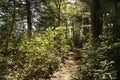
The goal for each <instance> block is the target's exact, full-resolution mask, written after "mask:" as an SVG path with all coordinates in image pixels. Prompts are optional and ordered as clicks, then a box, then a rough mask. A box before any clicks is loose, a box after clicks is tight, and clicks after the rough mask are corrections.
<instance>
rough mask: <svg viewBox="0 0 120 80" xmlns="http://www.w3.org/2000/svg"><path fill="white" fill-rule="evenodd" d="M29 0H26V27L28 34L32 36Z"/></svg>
mask: <svg viewBox="0 0 120 80" xmlns="http://www.w3.org/2000/svg"><path fill="white" fill-rule="evenodd" d="M30 7H31V2H30V0H26V12H27V27H28V36H29V37H31V36H32V21H31V9H30Z"/></svg>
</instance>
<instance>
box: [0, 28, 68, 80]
mask: <svg viewBox="0 0 120 80" xmlns="http://www.w3.org/2000/svg"><path fill="white" fill-rule="evenodd" d="M11 44H12V43H11ZM13 44H14V43H13ZM8 47H11V46H8ZM16 47H17V48H14V47H12V48H8V49H9V51H8V52H7V53H8V54H9V56H7V57H3V56H2V55H1V56H0V58H1V61H0V63H1V64H0V70H1V72H3V73H0V76H1V77H3V79H4V78H5V79H7V80H9V79H12V80H13V79H15V80H18V79H22V80H26V79H27V80H29V79H39V78H49V77H50V75H52V73H53V72H54V71H55V70H56V69H58V67H59V63H60V62H61V57H62V56H63V55H64V54H65V53H67V52H68V51H69V49H70V47H69V46H68V45H67V39H66V35H65V27H64V26H61V27H57V28H55V29H54V30H53V29H52V28H50V27H49V28H47V29H46V31H43V32H42V33H39V34H35V33H34V36H33V37H32V38H31V39H29V37H28V36H27V35H26V34H24V35H23V37H22V39H21V41H20V43H18V45H17V46H16ZM1 53H2V50H1ZM4 72H5V73H4ZM3 79H2V80H3Z"/></svg>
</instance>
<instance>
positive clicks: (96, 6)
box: [91, 0, 102, 41]
mask: <svg viewBox="0 0 120 80" xmlns="http://www.w3.org/2000/svg"><path fill="white" fill-rule="evenodd" d="M99 11H100V2H99V0H92V2H91V31H92V38H93V41H94V40H96V39H98V37H99V35H100V34H102V22H101V15H100V14H101V13H100V12H99Z"/></svg>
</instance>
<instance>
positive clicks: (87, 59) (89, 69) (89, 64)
mask: <svg viewBox="0 0 120 80" xmlns="http://www.w3.org/2000/svg"><path fill="white" fill-rule="evenodd" d="M105 53H106V48H105V47H104V48H103V46H101V47H100V46H99V48H97V49H94V48H92V47H89V46H87V48H85V49H83V50H82V51H81V54H82V55H81V57H82V59H81V61H80V72H81V75H82V77H81V80H115V79H116V72H117V70H116V68H115V64H116V62H115V61H114V60H112V59H111V60H110V59H109V58H110V56H108V55H106V54H105ZM108 57H109V58H108Z"/></svg>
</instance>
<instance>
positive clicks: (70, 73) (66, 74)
mask: <svg viewBox="0 0 120 80" xmlns="http://www.w3.org/2000/svg"><path fill="white" fill-rule="evenodd" d="M78 59H79V56H78V53H77V52H74V51H73V52H69V53H68V54H67V55H66V56H65V57H64V63H61V64H60V69H59V70H58V71H56V72H55V73H54V74H53V76H52V77H51V80H78V64H77V60H78Z"/></svg>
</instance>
